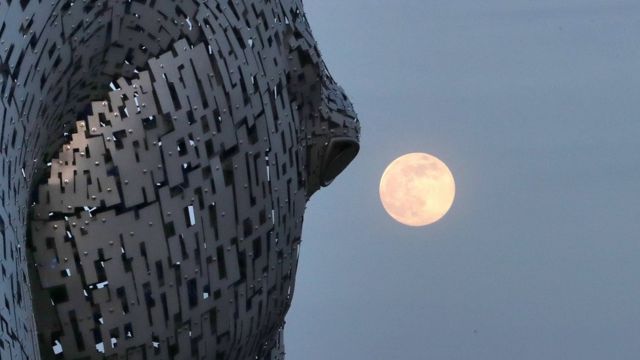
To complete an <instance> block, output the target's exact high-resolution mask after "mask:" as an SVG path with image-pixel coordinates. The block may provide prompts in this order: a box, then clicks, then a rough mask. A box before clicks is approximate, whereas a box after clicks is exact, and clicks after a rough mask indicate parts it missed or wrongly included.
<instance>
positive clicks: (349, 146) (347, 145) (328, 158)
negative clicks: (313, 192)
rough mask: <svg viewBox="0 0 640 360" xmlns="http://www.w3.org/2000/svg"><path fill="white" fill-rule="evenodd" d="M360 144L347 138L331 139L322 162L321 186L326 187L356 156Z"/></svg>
mask: <svg viewBox="0 0 640 360" xmlns="http://www.w3.org/2000/svg"><path fill="white" fill-rule="evenodd" d="M359 151H360V144H359V143H358V141H357V140H355V139H353V138H348V137H342V138H333V139H331V141H330V142H329V145H328V148H327V152H326V153H325V156H324V159H323V161H322V170H321V172H320V174H321V184H322V186H328V185H329V184H331V182H332V181H333V179H335V178H336V176H338V175H339V174H340V173H341V172H342V171H343V170H344V169H345V168H346V167H347V166H348V165H349V164H350V163H351V161H352V160H353V159H354V158H355V157H356V155H358V152H359Z"/></svg>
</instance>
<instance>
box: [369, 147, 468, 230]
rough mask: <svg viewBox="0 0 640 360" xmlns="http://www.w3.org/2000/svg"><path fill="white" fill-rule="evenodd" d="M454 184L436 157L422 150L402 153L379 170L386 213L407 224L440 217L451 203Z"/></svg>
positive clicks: (382, 199) (446, 169)
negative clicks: (385, 167) (420, 151)
mask: <svg viewBox="0 0 640 360" xmlns="http://www.w3.org/2000/svg"><path fill="white" fill-rule="evenodd" d="M455 193H456V184H455V181H454V180H453V174H451V171H450V170H449V168H448V167H447V165H445V163H444V162H442V161H441V160H440V159H438V158H437V157H435V156H433V155H429V154H424V153H412V154H407V155H403V156H401V157H399V158H397V159H396V160H394V161H393V162H392V163H391V164H390V165H389V166H388V167H387V169H386V170H385V171H384V174H382V179H381V180H380V200H381V201H382V206H384V209H385V210H386V211H387V213H389V215H390V216H391V217H392V218H394V219H395V220H397V221H398V222H400V223H402V224H405V225H408V226H415V227H418V226H425V225H429V224H433V223H435V222H436V221H438V220H440V219H442V217H443V216H444V215H445V214H446V213H447V212H448V211H449V209H450V208H451V205H452V204H453V199H454V197H455Z"/></svg>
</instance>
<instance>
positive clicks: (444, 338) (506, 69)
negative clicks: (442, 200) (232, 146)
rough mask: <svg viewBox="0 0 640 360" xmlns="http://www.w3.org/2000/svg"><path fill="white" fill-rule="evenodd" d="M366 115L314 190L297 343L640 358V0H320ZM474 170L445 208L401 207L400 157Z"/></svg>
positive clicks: (303, 354)
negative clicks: (396, 179) (353, 149)
mask: <svg viewBox="0 0 640 360" xmlns="http://www.w3.org/2000/svg"><path fill="white" fill-rule="evenodd" d="M305 6H306V12H307V16H308V18H309V20H310V22H311V25H312V28H313V30H314V34H315V36H316V39H317V40H318V41H319V44H320V48H321V50H322V52H323V55H324V59H325V61H326V62H327V64H328V65H329V68H330V69H331V71H332V73H333V75H334V77H335V78H336V80H337V81H338V82H340V83H341V84H342V86H343V87H344V88H345V90H346V91H347V93H348V94H349V95H350V97H351V100H352V101H353V103H354V105H355V108H356V110H357V112H358V114H359V117H360V121H361V124H362V143H361V145H362V149H361V153H360V155H359V156H358V158H357V159H356V160H355V161H354V163H353V164H352V165H351V166H350V167H349V168H348V169H347V170H346V171H345V172H344V173H343V174H342V175H341V176H339V177H338V179H336V181H335V182H334V183H333V184H332V185H331V186H330V187H328V188H326V189H323V190H322V191H320V192H319V193H317V194H316V195H314V197H313V198H312V199H311V202H310V203H309V206H308V209H307V212H306V216H305V228H304V234H303V238H302V239H303V241H302V253H301V256H300V265H299V271H298V276H297V286H296V290H295V294H294V299H293V306H292V309H291V311H290V313H289V315H288V316H287V326H286V328H285V329H286V330H285V334H286V350H287V356H288V358H289V359H294V360H299V359H303V360H326V359H337V360H341V359H349V360H360V359H362V360H369V359H373V360H375V359H385V360H386V359H401V360H404V359H411V360H413V359H445V360H450V359H472V360H478V359H487V360H489V359H491V360H496V359H504V360H513V359H518V360H526V359H531V360H540V359H545V360H548V359H580V360H585V359H598V360H601V359H616V360H619V359H634V360H635V359H637V358H638V355H639V354H640V282H639V280H638V277H639V276H640V151H639V150H640V146H639V144H640V98H639V95H640V2H638V1H636V0H634V1H616V0H599V1H596V0H565V1H557V0H542V1H523V0H509V1H507V0H487V1H477V0H464V1H463V0H460V1H455V0H454V1H452V0H446V1H445V0H441V1H433V0H400V1H390V0H348V1H345V0H307V1H306V3H305ZM410 152H427V153H430V154H433V155H436V156H437V157H439V158H440V159H442V160H443V161H444V162H446V163H447V165H448V166H449V168H450V169H451V171H452V172H453V174H454V176H455V177H456V184H457V193H456V201H455V203H454V205H453V208H452V209H451V211H450V212H449V214H448V215H447V216H446V217H445V218H444V219H443V220H442V221H440V222H438V223H436V224H434V225H431V226H428V227H424V228H408V227H406V226H403V225H400V224H399V223H397V222H395V221H393V220H392V219H391V218H390V217H389V216H388V215H387V214H386V213H385V212H384V209H383V208H382V205H381V203H380V200H379V198H378V184H379V180H380V176H381V175H382V172H383V171H384V169H385V167H386V166H387V165H388V164H389V163H390V162H391V161H392V160H393V159H395V158H397V157H399V156H401V155H403V154H406V153H410Z"/></svg>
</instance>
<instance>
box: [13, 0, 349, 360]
mask: <svg viewBox="0 0 640 360" xmlns="http://www.w3.org/2000/svg"><path fill="white" fill-rule="evenodd" d="M0 116H1V117H2V124H1V129H0V151H1V159H2V168H1V169H0V183H1V184H2V185H1V186H0V238H1V246H2V248H1V249H0V251H1V253H0V271H1V272H0V359H37V358H43V359H50V358H51V359H57V358H60V359H99V358H107V359H281V358H283V356H284V348H283V345H282V327H283V325H284V316H285V314H286V312H287V310H288V308H289V305H290V303H291V298H292V294H293V288H294V279H295V272H296V267H297V260H298V254H299V249H300V235H301V229H302V220H303V213H304V209H305V204H306V202H307V200H308V199H309V197H310V196H311V195H312V194H313V193H314V192H315V191H317V190H318V189H319V188H320V187H322V186H326V185H328V184H329V183H330V182H331V181H332V180H333V179H334V178H335V177H336V176H337V175H338V174H339V173H340V172H341V171H342V170H343V169H344V168H345V167H346V166H347V165H348V164H349V162H351V160H352V159H353V158H354V157H355V156H356V154H357V152H358V149H359V147H358V136H359V129H360V127H359V122H358V120H357V118H356V115H355V113H354V111H353V109H352V106H351V103H350V102H349V100H348V99H347V97H346V96H345V94H344V92H343V91H342V89H341V88H340V87H339V86H338V85H336V83H335V82H334V81H333V79H332V78H331V76H330V75H329V73H328V71H327V69H326V66H325V65H324V63H323V61H322V58H321V56H320V54H319V52H318V49H317V46H316V43H315V41H314V39H313V36H312V34H311V32H310V29H309V25H308V23H307V20H306V18H305V16H304V12H303V8H302V3H301V1H300V0H280V1H275V0H244V1H221V0H215V1H214V0H202V1H198V2H196V1H192V2H186V1H168V0H167V1H164V0H163V1H156V0H137V1H110V0H102V1H96V0H83V1H75V2H72V1H46V2H42V1H29V0H20V1H18V0H2V1H0ZM36 329H37V330H36Z"/></svg>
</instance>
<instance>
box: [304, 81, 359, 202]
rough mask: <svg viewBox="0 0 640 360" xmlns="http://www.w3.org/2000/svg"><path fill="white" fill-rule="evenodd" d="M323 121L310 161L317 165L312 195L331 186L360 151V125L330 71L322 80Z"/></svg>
mask: <svg viewBox="0 0 640 360" xmlns="http://www.w3.org/2000/svg"><path fill="white" fill-rule="evenodd" d="M319 118H320V124H322V127H321V129H320V131H318V132H317V133H316V138H317V139H318V140H320V141H315V144H314V146H312V147H313V148H314V149H310V150H311V159H310V161H311V163H312V164H315V166H313V170H312V172H314V173H315V174H313V175H312V176H311V177H310V180H311V181H310V184H309V185H310V187H309V189H308V190H309V194H310V195H311V194H312V193H313V192H315V191H316V190H317V189H318V188H320V187H324V186H328V185H329V184H331V182H333V180H334V179H335V178H336V177H337V176H338V175H339V174H340V173H341V172H342V171H344V169H346V168H347V166H348V165H349V164H350V163H351V162H352V161H353V159H354V158H355V157H356V155H357V154H358V152H359V151H360V143H359V140H360V121H359V120H358V117H357V115H356V113H355V111H354V109H353V105H352V103H351V101H350V100H349V98H348V97H347V95H346V94H345V92H344V90H343V89H342V88H341V87H340V86H339V85H338V84H337V83H336V82H335V81H334V80H333V78H332V77H331V76H330V75H329V73H328V71H326V70H325V72H324V76H323V77H322V86H321V102H320V107H319ZM318 135H319V136H318ZM314 158H315V159H314ZM314 175H315V176H314Z"/></svg>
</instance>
